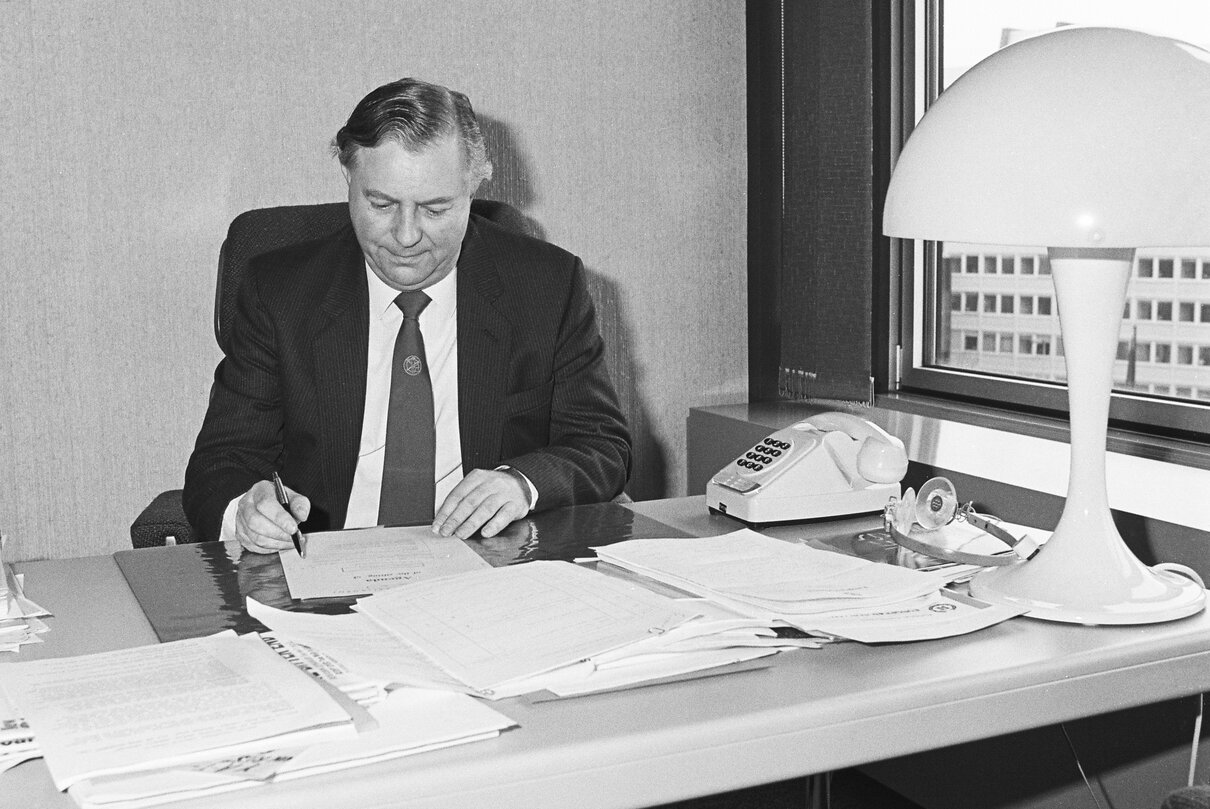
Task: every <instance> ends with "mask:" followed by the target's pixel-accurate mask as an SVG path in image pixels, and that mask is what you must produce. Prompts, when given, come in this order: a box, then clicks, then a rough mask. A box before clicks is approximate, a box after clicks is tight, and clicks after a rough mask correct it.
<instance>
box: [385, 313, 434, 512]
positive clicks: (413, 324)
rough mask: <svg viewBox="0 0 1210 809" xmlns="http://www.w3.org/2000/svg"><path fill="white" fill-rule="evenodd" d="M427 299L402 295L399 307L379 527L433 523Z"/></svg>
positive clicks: (431, 393)
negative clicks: (423, 330)
mask: <svg viewBox="0 0 1210 809" xmlns="http://www.w3.org/2000/svg"><path fill="white" fill-rule="evenodd" d="M428 303H429V296H428V295H426V294H424V293H423V292H421V291H419V290H413V291H410V292H401V293H399V297H397V298H395V305H396V306H398V307H399V309H400V310H401V311H402V312H403V324H402V325H401V326H400V327H399V336H398V337H396V338H395V356H394V359H393V360H392V363H391V400H390V405H389V407H388V409H387V442H386V450H385V454H384V456H383V463H382V493H381V495H380V500H379V503H378V523H379V525H419V524H423V523H429V522H432V521H433V486H434V481H433V474H434V473H433V467H434V461H433V456H434V453H435V447H436V442H437V437H436V432H435V430H434V429H433V383H432V380H431V379H430V378H429V369H428V360H427V358H426V357H425V354H424V338H423V337H422V336H421V334H420V320H419V317H420V313H421V312H423V311H424V307H426V306H428Z"/></svg>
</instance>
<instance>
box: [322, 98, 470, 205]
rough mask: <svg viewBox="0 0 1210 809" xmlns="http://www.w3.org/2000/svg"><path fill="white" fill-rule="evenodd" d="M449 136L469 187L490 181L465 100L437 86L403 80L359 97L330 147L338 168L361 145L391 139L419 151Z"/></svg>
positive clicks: (377, 143) (354, 154)
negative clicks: (457, 149) (456, 146)
mask: <svg viewBox="0 0 1210 809" xmlns="http://www.w3.org/2000/svg"><path fill="white" fill-rule="evenodd" d="M449 135H457V136H458V138H459V140H460V141H461V143H462V152H463V156H464V158H465V160H466V169H467V173H468V174H469V175H470V181H471V187H472V188H475V187H478V185H479V184H480V183H481V182H483V181H484V180H490V179H491V177H492V161H491V158H489V157H488V156H487V146H486V145H484V142H483V133H482V132H481V131H480V129H479V121H478V120H477V119H476V118H475V111H474V109H472V108H471V101H470V99H469V98H467V97H466V96H465V95H464V94H462V93H459V92H458V91H457V90H450V89H449V88H447V87H442V86H441V85H439V84H430V83H428V82H425V81H420V80H419V79H407V78H405V79H399V80H398V81H393V82H391V83H390V84H384V85H382V86H381V87H379V88H378V89H376V90H373V91H371V92H370V93H369V95H367V96H366V97H365V98H363V99H361V101H359V102H358V104H357V106H356V107H354V108H353V113H352V114H351V115H350V116H349V120H348V121H347V122H346V123H345V125H344V126H342V127H341V128H340V131H339V132H337V133H336V137H335V138H333V139H332V151H333V153H334V154H335V155H336V157H337V159H338V160H340V164H341V165H342V166H349V165H351V164H352V162H353V161H354V160H355V159H356V157H357V152H358V150H359V149H361V148H363V147H365V148H372V147H374V146H378V145H380V144H382V143H383V142H384V141H386V140H394V141H397V142H398V143H399V144H400V145H402V146H403V147H404V148H406V149H407V150H409V151H421V150H423V149H425V148H427V147H429V146H431V145H433V144H434V143H436V142H437V141H438V140H441V139H442V138H445V137H447V136H449Z"/></svg>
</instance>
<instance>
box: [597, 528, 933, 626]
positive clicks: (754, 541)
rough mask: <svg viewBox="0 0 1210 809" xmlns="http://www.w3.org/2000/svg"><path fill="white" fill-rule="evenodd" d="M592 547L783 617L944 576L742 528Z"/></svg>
mask: <svg viewBox="0 0 1210 809" xmlns="http://www.w3.org/2000/svg"><path fill="white" fill-rule="evenodd" d="M593 550H595V551H596V553H597V556H598V557H599V558H600V559H601V560H602V561H605V562H608V563H610V564H613V565H616V566H618V567H622V568H625V569H627V570H631V571H633V572H635V573H639V574H642V575H644V576H648V577H650V578H652V579H655V580H657V581H661V582H664V583H665V584H669V585H672V586H673V587H679V588H681V589H683V590H686V591H688V592H691V593H696V594H698V595H701V596H703V597H705V598H709V599H710V600H712V601H716V602H718V603H721V604H726V605H727V606H729V607H731V608H732V609H737V610H740V611H742V612H745V613H747V614H752V615H765V616H772V617H780V618H783V619H785V618H786V616H791V615H804V614H814V613H820V612H826V611H829V610H836V609H846V608H850V607H858V606H861V607H868V606H871V605H876V604H878V605H881V604H893V603H896V602H899V601H904V600H907V599H911V598H917V597H919V596H923V595H927V594H928V593H932V592H936V591H937V590H938V589H940V587H941V585H942V584H943V583H944V581H945V579H944V576H942V575H939V574H936V573H926V572H923V571H919V570H908V569H906V568H900V567H895V566H894V565H884V564H879V563H877V562H870V561H868V560H865V559H858V558H856V557H852V556H845V555H844V554H840V553H834V552H832V551H821V550H817V549H815V548H811V547H808V546H806V545H800V544H797V543H794V542H786V541H783V540H780V539H773V538H771V537H767V536H765V535H764V534H759V533H757V532H756V531H752V530H751V529H747V528H745V529H741V530H739V531H733V532H731V533H729V534H723V535H721V536H714V537H700V538H696V539H683V538H682V539H632V540H627V541H625V542H619V543H616V544H614V545H608V546H605V547H601V548H594V549H593ZM791 623H793V622H791ZM795 625H796V626H797V625H798V624H797V623H795Z"/></svg>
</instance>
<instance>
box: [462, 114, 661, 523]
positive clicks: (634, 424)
mask: <svg viewBox="0 0 1210 809" xmlns="http://www.w3.org/2000/svg"><path fill="white" fill-rule="evenodd" d="M478 117H479V126H480V128H481V129H482V130H483V137H484V140H486V142H487V151H488V154H489V155H491V158H492V163H493V165H494V171H493V175H492V179H491V180H489V181H488V182H487V183H484V185H483V187H482V188H480V190H479V193H478V194H477V195H476V196H480V197H484V198H487V199H492V200H497V201H500V202H505V203H507V204H509V205H511V206H512V207H514V208H516V209H517V210H518V211H519V212H520V213H521V216H522V219H523V220H524V221H520V222H517V223H516V229H517V230H520V231H521V232H523V233H527V234H529V235H530V236H533V237H534V238H537V239H543V240H545V239H546V233H545V231H544V229H543V228H542V226H541V224H539V223H538V222H537V221H535V220H534V219H532V218H531V217H530V216H529V215H528V214H526V211H527V210H528V209H529V208H531V207H532V206H533V204H534V202H535V200H536V199H537V195H536V193H535V191H534V188H533V186H532V184H531V183H530V178H531V177H532V176H533V172H532V171H531V169H530V164H529V161H528V159H527V158H526V156H525V154H524V153H523V152H522V151H521V149H520V148H518V146H517V144H516V141H515V140H514V139H513V137H512V135H511V133H510V132H509V130H508V127H507V125H505V124H503V123H501V122H500V121H498V120H496V119H494V118H490V117H488V116H485V115H479V116H478ZM585 269H586V271H587V281H588V291H589V293H590V294H591V295H592V299H593V302H594V303H595V304H596V310H597V325H598V327H599V328H600V330H601V337H602V338H603V339H604V340H605V362H606V364H607V365H608V367H609V373H610V376H611V377H612V379H613V384H614V387H615V388H616V389H617V392H618V398H619V399H620V400H621V405H622V412H623V413H625V415H626V419H627V422H628V424H629V425H630V434H631V440H632V442H633V445H634V455H633V458H632V463H631V473H630V482H629V483H628V484H627V485H626V493H627V494H628V495H630V497H632V498H633V499H635V500H651V499H656V498H662V497H669V496H671V495H670V493H669V492H668V477H667V467H668V459H667V454H666V452H667V450H666V448H665V446H664V445H663V444H662V443H661V442H660V440H659V439H658V437H657V436H656V435H655V434H654V432H653V431H652V424H651V420H650V418H649V417H648V413H647V408H646V406H645V405H644V403H643V401H642V399H641V398H640V396H639V391H640V390H641V388H642V386H641V384H640V383H641V381H642V379H641V375H640V368H639V364H638V363H637V361H636V359H635V356H634V352H633V351H632V346H633V345H634V340H633V329H632V327H631V324H630V323H629V322H628V321H627V319H626V318H625V316H624V315H625V308H624V307H623V303H622V296H621V294H620V290H619V288H618V284H617V283H616V282H615V281H614V279H612V278H609V277H608V276H606V275H604V274H602V273H601V272H599V271H597V270H595V269H594V268H593V267H591V266H587V265H586V267H585Z"/></svg>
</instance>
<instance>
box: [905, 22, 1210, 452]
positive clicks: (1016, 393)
mask: <svg viewBox="0 0 1210 809" xmlns="http://www.w3.org/2000/svg"><path fill="white" fill-rule="evenodd" d="M942 6H943V0H922V1H921V2H910V1H909V2H906V3H904V4H903V7H902V9H903V10H902V14H901V15H899V17H898V20H897V25H896V26H895V27H896V29H897V30H896V36H897V39H898V47H897V48H896V49H895V51H896V55H897V57H898V58H896V59H893V60H892V61H891V69H892V71H893V75H892V76H891V81H890V89H891V98H890V99H889V102H890V104H891V106H892V107H893V109H894V110H895V111H896V114H894V115H892V116H891V122H892V128H891V132H890V137H889V138H888V140H887V143H888V145H889V150H890V155H889V162H890V164H891V166H892V167H893V165H894V161H895V159H896V158H897V157H898V154H899V150H900V149H901V148H902V145H903V143H904V142H906V140H907V137H908V135H909V134H910V132H911V129H912V127H913V126H914V124H915V122H916V121H917V120H918V118H919V113H920V107H919V106H918V104H917V100H918V99H919V100H924V99H927V100H928V101H929V102H930V103H931V101H932V100H933V99H935V98H936V97H937V95H938V94H939V91H940V87H941V82H942V76H941V60H940V58H939V54H940V52H941V50H940V49H941V48H942V47H943V37H944V32H943V30H942V25H941V14H942V10H943V8H942ZM917 21H919V25H917V24H916V23H917ZM892 170H893V169H892ZM890 241H891V249H890V252H889V255H890V261H891V266H890V267H889V272H890V276H891V278H892V279H895V280H897V282H898V286H899V301H898V306H897V307H896V311H897V313H898V322H897V323H895V322H892V323H891V324H890V325H891V328H890V336H891V337H892V339H895V340H896V341H897V342H896V344H895V345H893V346H892V353H893V354H894V355H895V356H896V358H897V359H896V363H895V366H896V367H895V373H894V375H893V376H892V378H891V379H888V385H887V389H888V391H890V392H894V393H906V394H919V395H923V396H928V397H938V398H941V399H947V400H956V401H965V402H971V403H975V404H983V405H987V406H990V407H995V408H999V409H1009V410H1014V411H1017V412H1020V413H1036V414H1041V415H1047V416H1065V414H1066V413H1067V410H1068V400H1067V387H1066V385H1064V384H1063V383H1061V382H1052V381H1046V380H1034V379H1028V378H1024V377H1011V376H1007V375H1001V374H993V373H987V372H974V371H970V370H965V369H959V368H947V367H942V366H940V365H938V364H937V358H936V348H935V346H934V344H933V343H934V341H933V340H932V339H931V335H934V334H937V333H938V332H939V330H940V329H942V328H948V323H949V319H950V315H951V312H950V310H949V307H948V303H949V301H950V297H951V290H950V289H949V284H948V275H946V273H945V272H944V267H943V266H942V262H941V258H940V250H939V249H938V248H939V245H938V243H937V242H931V241H918V240H906V239H891V240H890ZM1207 266H1210V261H1207V262H1205V263H1204V264H1203V268H1202V269H1203V272H1205V267H1207ZM964 269H965V268H964ZM1016 269H1017V270H1018V274H1025V273H1022V272H1021V269H1022V268H1021V267H1017V268H1016ZM1037 269H1038V271H1039V272H1040V271H1041V268H1037ZM1173 270H1174V272H1179V271H1180V270H1179V269H1178V268H1176V267H1174V268H1173ZM1154 272H1156V273H1158V272H1159V267H1158V262H1157V263H1156V265H1155V266H1154ZM1051 297H1052V298H1053V295H1052V296H1051ZM1174 314H1175V313H1174ZM1175 353H1176V352H1175V351H1174V352H1173V354H1175ZM1109 420H1110V424H1111V426H1114V427H1119V428H1125V429H1129V430H1132V431H1137V432H1142V433H1147V434H1152V435H1158V436H1177V437H1182V438H1195V439H1197V440H1199V441H1205V440H1206V437H1207V436H1208V435H1210V403H1208V402H1205V401H1203V402H1198V401H1196V400H1180V399H1176V398H1172V397H1164V396H1159V395H1147V394H1136V393H1129V392H1123V391H1119V390H1114V391H1113V393H1112V395H1111V400H1110V410H1109Z"/></svg>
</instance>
